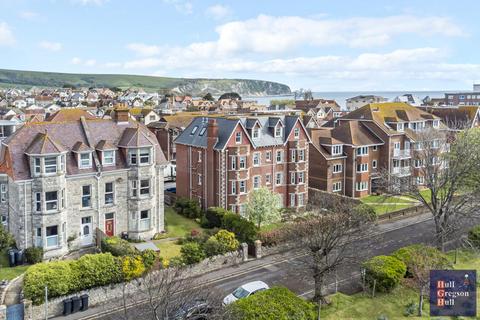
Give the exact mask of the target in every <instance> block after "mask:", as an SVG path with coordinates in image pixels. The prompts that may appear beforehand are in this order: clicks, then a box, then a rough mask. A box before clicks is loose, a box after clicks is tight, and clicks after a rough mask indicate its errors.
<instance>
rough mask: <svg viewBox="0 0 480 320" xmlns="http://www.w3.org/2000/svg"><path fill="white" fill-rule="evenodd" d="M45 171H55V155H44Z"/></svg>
mask: <svg viewBox="0 0 480 320" xmlns="http://www.w3.org/2000/svg"><path fill="white" fill-rule="evenodd" d="M44 161H45V173H57V157H45V160H44Z"/></svg>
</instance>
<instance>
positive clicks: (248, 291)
mask: <svg viewBox="0 0 480 320" xmlns="http://www.w3.org/2000/svg"><path fill="white" fill-rule="evenodd" d="M267 289H270V287H269V286H268V284H266V283H265V282H263V281H253V282H249V283H246V284H244V285H242V286H240V287H238V288H237V289H235V291H233V292H232V293H230V294H229V295H228V296H226V297H225V298H224V299H223V305H225V306H226V305H228V304H230V303H232V302H235V301H237V300H238V299H242V298H246V297H249V296H251V295H252V294H255V293H257V292H260V291H263V290H267Z"/></svg>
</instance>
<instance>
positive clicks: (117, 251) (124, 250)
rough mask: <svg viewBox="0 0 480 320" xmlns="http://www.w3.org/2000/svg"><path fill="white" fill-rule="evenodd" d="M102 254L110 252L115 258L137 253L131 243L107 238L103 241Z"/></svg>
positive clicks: (115, 237)
mask: <svg viewBox="0 0 480 320" xmlns="http://www.w3.org/2000/svg"><path fill="white" fill-rule="evenodd" d="M101 247H102V252H110V253H111V254H112V255H114V256H115V257H121V256H127V255H132V254H135V253H136V250H135V249H134V248H133V247H132V245H131V244H130V242H128V241H127V240H123V239H121V238H120V237H117V236H114V237H106V238H103V239H102V243H101Z"/></svg>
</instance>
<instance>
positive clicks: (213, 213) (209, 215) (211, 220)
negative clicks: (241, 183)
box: [202, 207, 228, 228]
mask: <svg viewBox="0 0 480 320" xmlns="http://www.w3.org/2000/svg"><path fill="white" fill-rule="evenodd" d="M226 213H228V211H227V210H225V209H223V208H219V207H210V208H208V209H207V211H206V212H205V221H204V223H203V224H202V227H204V228H220V227H221V226H222V219H223V216H225V214H226Z"/></svg>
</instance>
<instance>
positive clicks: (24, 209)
mask: <svg viewBox="0 0 480 320" xmlns="http://www.w3.org/2000/svg"><path fill="white" fill-rule="evenodd" d="M23 202H24V203H23V239H24V240H23V241H24V243H23V245H24V248H25V249H26V248H27V182H26V181H24V182H23Z"/></svg>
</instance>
